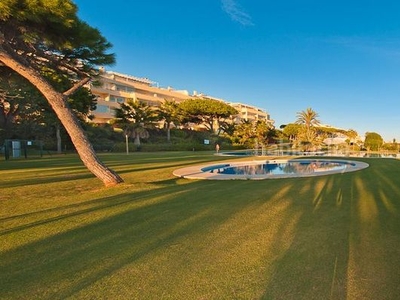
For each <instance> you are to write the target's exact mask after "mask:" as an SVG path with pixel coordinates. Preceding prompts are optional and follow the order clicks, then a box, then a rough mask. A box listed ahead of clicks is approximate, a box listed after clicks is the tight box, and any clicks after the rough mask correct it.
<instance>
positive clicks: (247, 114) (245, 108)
mask: <svg viewBox="0 0 400 300" xmlns="http://www.w3.org/2000/svg"><path fill="white" fill-rule="evenodd" d="M229 104H230V105H231V106H232V107H234V108H236V110H237V111H238V112H239V114H238V115H237V116H236V118H235V123H240V122H241V121H242V120H244V121H250V122H256V121H265V122H266V123H267V124H269V125H270V126H273V125H274V121H273V120H271V118H270V115H269V114H268V113H267V112H266V111H265V110H263V109H261V108H258V107H255V106H252V105H248V104H242V103H229Z"/></svg>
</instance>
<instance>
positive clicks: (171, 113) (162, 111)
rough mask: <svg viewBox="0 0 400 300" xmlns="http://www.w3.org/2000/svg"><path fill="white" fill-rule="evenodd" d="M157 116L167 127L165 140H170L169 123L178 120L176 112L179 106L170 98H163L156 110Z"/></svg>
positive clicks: (177, 112)
mask: <svg viewBox="0 0 400 300" xmlns="http://www.w3.org/2000/svg"><path fill="white" fill-rule="evenodd" d="M157 113H158V116H159V117H160V119H161V120H164V122H165V128H166V129H167V141H168V142H169V141H170V140H171V125H172V124H174V123H176V122H179V118H178V114H179V108H178V103H176V102H175V101H172V100H164V102H163V103H162V104H161V106H160V108H159V109H158V110H157Z"/></svg>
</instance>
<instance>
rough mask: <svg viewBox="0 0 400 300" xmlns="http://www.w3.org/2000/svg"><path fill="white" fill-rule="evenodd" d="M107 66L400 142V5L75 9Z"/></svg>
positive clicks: (129, 4) (182, 4) (282, 115)
mask: <svg viewBox="0 0 400 300" xmlns="http://www.w3.org/2000/svg"><path fill="white" fill-rule="evenodd" d="M74 2H75V3H76V4H77V6H78V8H79V13H78V14H79V16H80V18H81V19H83V20H85V21H86V22H87V23H88V24H89V25H91V26H93V27H96V28H98V29H99V30H100V32H101V33H102V34H103V35H104V36H105V37H106V38H107V40H108V41H110V42H111V43H112V44H113V48H112V52H114V53H115V54H116V60H117V63H116V64H115V65H114V66H111V67H107V68H106V69H108V70H113V71H116V72H120V73H125V74H129V75H133V76H138V77H147V78H150V79H151V80H153V81H155V82H157V83H158V84H159V85H160V86H162V87H166V86H172V87H173V88H175V89H186V90H188V91H189V92H193V91H194V90H195V91H197V92H201V93H204V94H207V95H210V96H213V97H217V98H221V99H225V100H227V101H231V102H241V103H248V104H251V105H254V106H257V107H260V108H263V109H265V110H267V111H268V112H269V113H270V115H271V118H272V119H273V120H275V126H276V127H278V128H279V126H280V125H282V124H287V123H292V122H294V121H295V120H296V113H297V112H299V111H302V110H305V109H306V108H308V107H311V108H312V109H313V110H315V111H316V112H317V113H318V114H319V118H320V120H321V122H322V123H325V124H330V125H332V126H336V127H340V128H343V129H354V130H356V131H357V132H358V133H359V134H360V135H361V136H364V134H365V133H366V132H377V133H379V134H381V135H382V137H383V138H384V139H385V140H386V141H392V140H393V139H396V140H397V141H398V142H400V126H399V124H400V1H395V0H392V1H387V0H379V1H371V0H364V1H351V0H350V1H349V0H348V1H342V0H336V1H321V0H302V1H300V0H296V1H295V0H287V1H272V0H271V1H270V0H198V1H195V0H193V1H187V0H170V1H168V0H153V1H150V0H149V1H144V0H113V1H110V0H107V1H103V0H97V1H94V2H93V1H87V0H75V1H74Z"/></svg>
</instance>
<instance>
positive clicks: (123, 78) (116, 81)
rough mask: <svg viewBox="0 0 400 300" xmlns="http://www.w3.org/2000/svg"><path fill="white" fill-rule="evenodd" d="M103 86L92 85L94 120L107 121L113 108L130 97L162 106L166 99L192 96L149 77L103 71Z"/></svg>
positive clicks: (111, 114)
mask: <svg viewBox="0 0 400 300" xmlns="http://www.w3.org/2000/svg"><path fill="white" fill-rule="evenodd" d="M100 76H101V79H100V81H101V82H102V85H101V86H94V85H91V86H90V89H91V91H92V93H93V95H95V96H97V108H96V110H94V111H92V115H93V116H94V119H93V122H95V123H106V122H108V121H109V120H111V119H112V118H114V111H113V108H118V107H119V104H120V103H124V102H126V101H128V100H130V99H133V100H135V101H142V102H144V103H146V104H147V105H149V106H154V107H157V106H160V104H161V103H162V102H163V101H164V100H173V101H176V102H182V101H184V100H186V99H188V98H190V96H189V93H188V91H177V90H174V89H173V88H171V87H168V88H159V87H157V85H156V83H155V82H153V81H151V80H149V79H148V78H139V77H135V76H130V75H125V74H120V73H116V72H111V71H107V72H106V71H104V70H102V71H101V75H100Z"/></svg>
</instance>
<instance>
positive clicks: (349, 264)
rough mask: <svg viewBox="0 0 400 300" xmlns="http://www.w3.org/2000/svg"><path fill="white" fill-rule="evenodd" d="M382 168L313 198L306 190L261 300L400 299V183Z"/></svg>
mask: <svg viewBox="0 0 400 300" xmlns="http://www.w3.org/2000/svg"><path fill="white" fill-rule="evenodd" d="M386 167H388V166H386V165H384V164H383V165H382V166H381V168H380V167H378V166H376V167H372V168H369V169H367V170H365V171H361V172H355V173H350V174H344V175H335V176H329V177H328V178H329V180H327V181H326V182H325V184H324V185H323V187H320V188H318V193H316V194H315V195H314V196H312V195H313V185H309V187H308V191H306V193H305V195H303V196H302V197H301V198H302V199H304V198H305V199H307V198H308V201H310V202H312V203H313V206H309V207H308V208H307V209H304V207H299V210H302V211H303V214H302V216H301V218H300V219H299V221H298V223H297V226H296V232H295V235H294V239H293V241H292V243H291V245H290V247H288V249H287V251H285V252H284V253H283V254H282V257H281V258H280V259H278V260H277V261H275V263H274V267H273V269H274V271H273V272H272V276H271V274H268V276H270V279H269V280H268V284H267V287H266V289H265V292H264V294H263V296H262V298H263V299H296V300H297V299H399V298H400V288H399V286H400V271H399V270H398V265H399V264H400V258H399V257H400V248H399V247H400V229H399V225H400V224H399V221H398V220H399V211H400V210H399V206H400V203H399V201H398V200H399V199H400V198H399V196H400V188H399V187H400V180H399V179H400V177H394V176H392V174H386V173H385V171H384V170H385V168H386ZM389 169H390V170H393V165H391V167H390V168H389V167H388V170H389ZM314 183H315V181H314ZM314 186H315V185H314ZM332 187H334V188H335V189H332ZM338 187H339V189H338ZM294 205H296V204H294ZM389 229H390V230H389Z"/></svg>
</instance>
